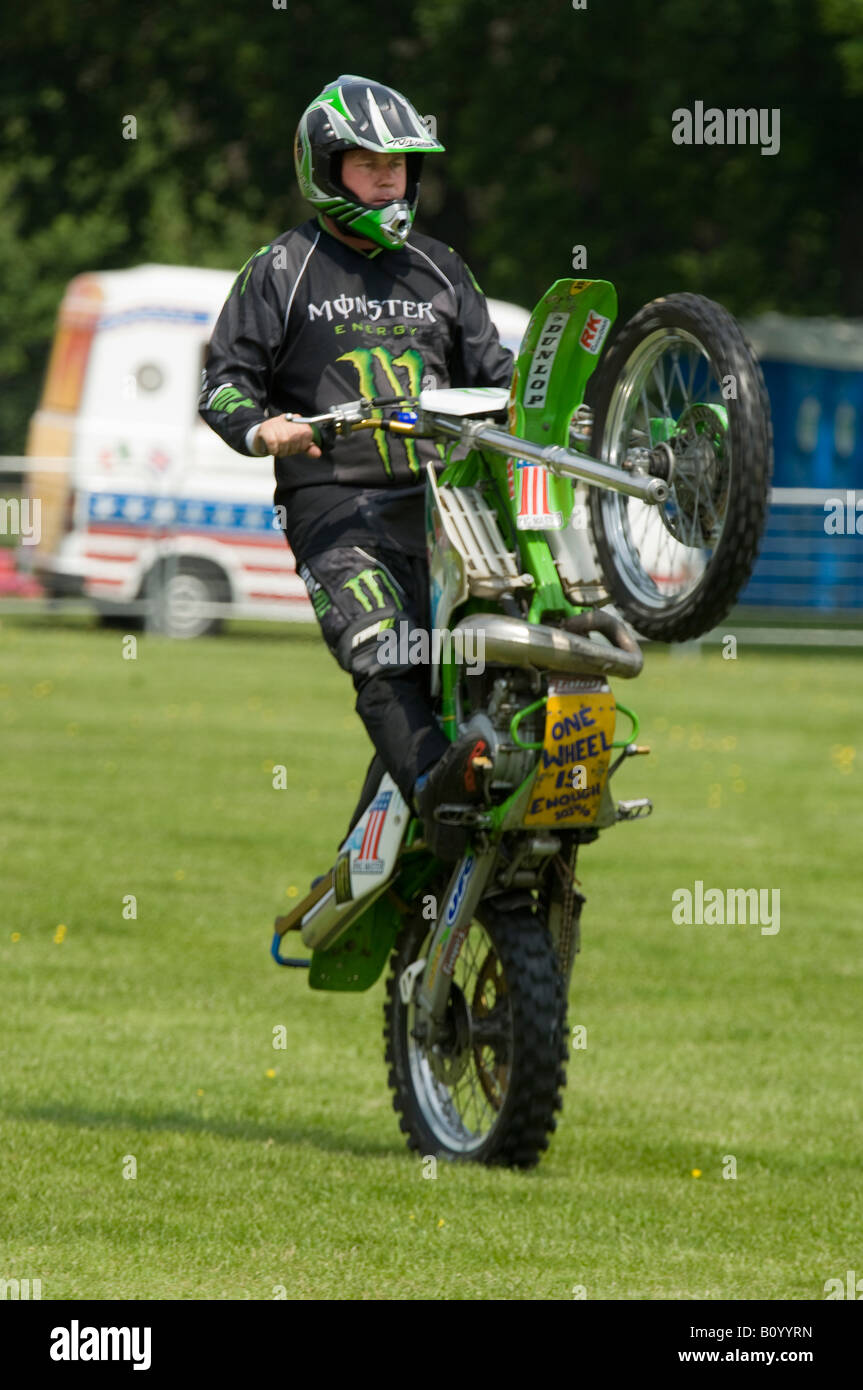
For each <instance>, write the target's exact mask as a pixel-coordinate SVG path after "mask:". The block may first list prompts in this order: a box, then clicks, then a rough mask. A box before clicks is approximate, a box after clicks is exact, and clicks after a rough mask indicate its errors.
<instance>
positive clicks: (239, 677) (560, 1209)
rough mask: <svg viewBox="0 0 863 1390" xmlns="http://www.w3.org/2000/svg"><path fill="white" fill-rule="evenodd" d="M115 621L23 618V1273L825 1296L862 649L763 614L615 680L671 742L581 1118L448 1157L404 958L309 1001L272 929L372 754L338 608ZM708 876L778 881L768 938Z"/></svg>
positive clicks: (593, 927)
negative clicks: (808, 634) (432, 1163)
mask: <svg viewBox="0 0 863 1390" xmlns="http://www.w3.org/2000/svg"><path fill="white" fill-rule="evenodd" d="M122 640H123V639H122V635H121V634H120V633H117V632H107V631H100V630H90V629H89V628H88V627H86V626H85V625H83V624H81V623H78V624H75V623H74V622H70V621H69V620H67V621H66V622H65V623H63V622H61V621H60V620H57V619H44V620H33V619H31V620H29V621H27V622H25V621H24V620H18V619H14V620H12V619H8V618H7V619H6V620H5V621H4V622H3V623H2V624H0V731H2V735H3V744H2V747H3V755H4V756H3V765H4V774H5V775H4V778H3V798H4V807H3V809H4V815H3V822H2V824H3V830H2V840H0V872H2V884H3V914H2V927H0V1016H2V1027H3V1033H2V1042H3V1046H2V1071H3V1084H2V1121H0V1154H2V1160H0V1161H2V1171H0V1182H2V1191H3V1194H4V1197H3V1203H2V1217H0V1278H7V1279H9V1278H16V1277H17V1278H28V1277H29V1278H31V1279H33V1278H40V1279H41V1280H42V1296H43V1298H45V1299H54V1298H56V1299H65V1298H73V1299H84V1298H96V1299H99V1298H113V1299H135V1298H168V1299H177V1298H184V1299H206V1298H243V1297H249V1298H256V1299H257V1298H265V1299H269V1298H273V1297H274V1296H276V1295H277V1294H278V1293H279V1291H280V1289H284V1291H285V1293H286V1296H287V1297H288V1298H289V1299H304V1298H351V1299H359V1298H403V1299H413V1298H431V1297H445V1298H470V1299H476V1298H481V1299H485V1298H494V1299H497V1298H524V1299H570V1298H572V1297H573V1289H574V1288H575V1287H576V1286H583V1287H584V1289H585V1290H586V1294H587V1297H588V1298H590V1299H603V1298H610V1299H663V1298H665V1299H713V1298H736V1299H743V1298H758V1299H760V1298H766V1299H780V1298H792V1299H806V1298H823V1297H824V1292H823V1290H824V1283H825V1281H826V1280H828V1279H830V1278H836V1277H839V1278H842V1279H843V1280H844V1277H845V1272H846V1270H848V1269H856V1270H857V1271H858V1273H859V1274H863V1235H861V1232H863V1177H861V1165H860V1131H861V1126H860V1065H861V1042H863V1036H861V1035H863V1029H861V1022H860V1019H861V1013H863V1010H861V1002H860V1001H861V974H863V968H861V950H860V923H861V915H863V914H861V908H860V884H861V872H860V860H861V854H863V836H861V833H860V830H861V812H860V761H861V758H860V756H859V753H858V756H857V758H856V760H855V757H854V743H855V738H856V727H857V718H858V717H859V715H858V711H859V708H860V688H861V670H863V668H861V661H860V658H859V656H857V657H855V656H853V655H849V656H836V657H830V656H825V655H824V654H823V653H822V652H818V653H815V654H813V655H794V654H783V653H776V652H772V653H769V654H766V655H760V654H758V653H757V652H754V651H751V650H749V649H747V647H746V643H745V639H744V638H742V637H741V640H740V645H739V647H738V657H737V660H736V661H730V660H728V661H724V660H723V659H722V656H721V654H720V650H719V649H718V648H715V649H712V650H711V651H710V652H709V653H707V652H705V653H703V654H702V655H700V656H699V655H698V654H689V653H682V652H672V653H667V652H665V651H658V650H656V651H655V650H650V651H649V653H648V657H647V664H646V674H645V675H644V676H642V677H641V678H640V679H639V680H638V681H637V682H635V683H634V684H632V685H629V686H623V685H622V684H621V687H620V688H619V692H618V693H619V694H620V696H621V698H622V699H624V700H625V701H626V702H627V703H632V704H633V705H635V707H636V708H637V709H638V712H639V714H640V716H641V720H642V740H643V741H646V742H649V743H650V744H651V745H652V746H653V749H654V753H653V756H652V757H650V758H641V759H637V760H634V761H633V763H631V764H630V765H629V766H628V767H627V768H625V769H624V770H622V771H621V772H620V774H619V775H618V776H617V777H616V779H615V784H614V785H615V788H616V791H617V795H618V796H638V795H644V794H647V795H650V796H651V797H652V798H653V800H654V802H655V806H656V809H655V812H654V815H653V817H652V818H651V819H650V820H649V821H646V822H644V823H642V824H639V825H631V826H626V825H621V826H619V827H617V828H616V829H614V830H611V831H608V832H606V833H605V834H604V835H603V836H602V837H601V839H600V841H599V842H598V843H597V844H596V845H594V846H591V847H588V848H587V849H586V850H585V851H584V853H583V856H582V859H581V861H580V871H579V872H580V877H581V879H582V883H583V889H584V891H585V892H586V893H587V896H588V905H587V908H586V909H585V914H584V919H583V936H582V954H581V956H580V957H579V959H578V962H577V964H576V969H575V973H574V977H573V988H572V995H571V1000H570V1023H571V1024H575V1023H580V1024H583V1025H584V1026H585V1027H586V1029H587V1046H586V1048H584V1049H583V1050H579V1051H575V1052H573V1055H572V1059H571V1062H570V1067H569V1085H568V1088H567V1094H566V1102H565V1106H564V1111H563V1114H562V1118H561V1120H560V1125H559V1130H558V1133H557V1134H556V1136H555V1137H554V1139H553V1141H552V1145H551V1148H550V1150H549V1152H548V1154H547V1155H546V1156H545V1157H544V1159H543V1160H542V1162H541V1163H540V1165H539V1167H538V1168H537V1169H535V1170H534V1171H532V1172H530V1173H527V1174H524V1173H517V1172H509V1171H499V1170H485V1169H482V1168H476V1167H469V1166H457V1167H452V1166H448V1165H444V1164H440V1165H439V1166H438V1169H437V1176H436V1178H434V1179H427V1178H425V1177H424V1176H423V1171H424V1170H423V1164H422V1163H421V1162H420V1161H419V1160H418V1159H417V1158H415V1157H412V1156H410V1155H409V1154H408V1152H407V1150H406V1148H405V1147H404V1144H403V1140H402V1137H401V1136H400V1134H399V1130H398V1126H397V1121H396V1117H395V1115H394V1113H393V1111H392V1108H391V1103H390V1096H389V1092H388V1089H387V1084H386V1073H385V1068H384V1063H383V1053H382V1039H381V1024H382V1007H381V1006H382V995H383V986H382V983H379V984H378V985H377V986H376V987H375V988H374V989H373V990H372V991H370V992H369V993H368V994H366V995H357V996H350V995H335V994H318V993H313V992H312V991H310V990H309V988H308V985H307V981H306V978H305V976H304V975H302V974H301V973H300V972H296V971H287V970H282V971H280V970H277V969H276V967H275V966H274V965H273V964H272V962H271V961H270V958H269V955H268V948H269V941H270V933H271V924H272V919H273V916H274V915H275V913H276V912H279V911H283V910H285V908H286V906H287V905H288V903H289V902H290V900H291V898H292V897H295V896H296V893H297V892H298V891H299V892H302V891H305V889H306V887H307V885H308V883H309V880H310V879H311V878H312V877H313V876H314V875H315V874H317V873H319V872H322V871H323V870H324V869H325V868H327V867H328V866H329V864H330V863H331V857H332V851H333V848H334V846H335V844H336V843H337V841H338V839H339V838H340V836H341V834H342V831H343V829H344V827H345V825H346V821H347V817H348V815H349V812H350V810H351V808H352V806H353V803H354V800H355V796H356V793H357V790H358V787H359V783H360V779H361V776H362V774H363V772H364V770H365V766H366V763H367V760H368V756H369V745H368V741H367V739H366V736H365V733H364V731H363V730H362V727H361V725H360V723H359V720H358V719H357V717H356V715H355V714H354V713H353V696H352V690H351V687H350V682H349V680H348V678H347V677H346V676H344V675H343V674H342V673H341V672H340V671H339V669H338V668H337V666H336V665H335V663H334V662H333V660H332V658H331V657H330V656H329V654H328V653H327V651H326V650H325V648H324V647H323V644H322V642H321V640H320V638H319V636H318V634H317V630H316V629H312V628H303V627H294V628H285V629H278V628H272V627H262V628H261V629H260V630H249V629H241V628H240V627H239V626H237V627H235V628H234V629H232V630H231V631H230V632H229V633H228V634H227V635H226V636H225V637H223V638H221V639H215V640H207V641H199V642H194V643H190V644H183V643H175V644H171V643H169V642H166V641H162V640H159V639H155V638H147V639H143V638H142V639H139V642H138V652H137V658H136V659H135V660H124V659H123V657H122ZM282 763H283V764H285V765H286V766H287V768H288V784H289V785H288V790H287V791H283V790H274V789H273V785H272V780H273V779H272V773H273V767H274V765H277V764H282ZM696 879H700V880H702V881H703V883H704V885H705V888H708V887H721V888H722V889H723V890H724V889H726V888H728V887H740V888H747V887H757V888H767V889H778V890H779V891H780V893H781V927H780V930H779V932H778V933H776V934H775V935H767V934H762V933H761V931H760V930H759V927H758V926H757V925H746V926H694V925H693V926H686V925H676V924H675V923H674V922H673V921H672V917H671V908H672V893H673V892H674V890H675V889H678V888H690V889H692V887H693V885H694V882H695V880H696ZM129 895H134V898H135V899H136V901H137V916H136V917H135V918H132V917H131V916H129V915H128V913H129V908H128V906H127V907H126V913H127V915H126V916H124V901H125V902H127V903H128V898H129ZM278 1025H284V1026H285V1027H286V1029H287V1037H288V1048H287V1051H275V1050H274V1049H273V1045H272V1039H273V1030H274V1028H276V1027H277V1026H278ZM271 1073H274V1074H271ZM728 1156H731V1157H733V1159H734V1160H735V1161H736V1168H737V1177H736V1179H730V1178H724V1177H723V1169H725V1170H726V1171H728V1170H730V1168H731V1167H732V1165H731V1164H730V1162H729V1158H728ZM132 1159H134V1160H135V1162H136V1165H137V1176H136V1177H135V1178H134V1179H132V1178H127V1177H124V1170H125V1171H126V1172H129V1171H130V1170H131V1168H132V1161H131V1160H132ZM696 1173H700V1176H696V1175H695V1174H696Z"/></svg>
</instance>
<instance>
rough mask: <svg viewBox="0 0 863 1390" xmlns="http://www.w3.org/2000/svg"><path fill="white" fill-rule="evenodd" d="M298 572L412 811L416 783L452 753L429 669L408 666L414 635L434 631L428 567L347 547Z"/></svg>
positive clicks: (387, 552) (393, 554)
mask: <svg viewBox="0 0 863 1390" xmlns="http://www.w3.org/2000/svg"><path fill="white" fill-rule="evenodd" d="M298 573H299V575H300V577H301V578H302V580H303V582H304V583H305V585H306V589H307V590H308V594H309V598H310V599H311V601H312V606H313V608H314V610H315V613H316V615H317V619H318V622H319V623H320V627H321V631H322V633H323V635H324V640H325V641H326V644H327V646H328V647H329V649H330V651H331V652H332V654H333V656H334V657H335V658H336V660H337V661H338V663H339V665H340V666H341V667H342V668H343V669H344V670H345V671H349V672H350V674H351V676H352V677H353V682H354V688H355V690H356V692H357V701H356V709H357V713H358V714H359V716H360V718H361V719H362V721H363V723H364V724H365V726H366V729H367V731H368V735H369V738H370V739H371V741H372V743H373V744H374V746H375V748H376V749H377V753H378V756H379V758H380V761H381V763H382V764H383V766H384V767H385V768H386V770H387V772H388V773H389V774H390V776H391V777H392V779H393V781H394V782H395V783H396V786H397V787H398V789H399V791H400V792H401V794H402V796H403V797H404V798H405V800H406V801H407V802H408V804H409V805H410V802H411V798H412V796H413V788H414V783H415V782H416V780H417V778H418V777H419V776H420V774H421V773H423V772H426V771H427V770H428V769H429V768H430V767H431V766H432V765H433V764H434V763H436V762H437V761H438V759H439V758H441V757H443V755H444V753H445V752H446V750H447V748H448V747H449V743H448V741H447V739H446V738H445V736H444V735H443V734H442V733H441V731H440V728H439V726H438V723H437V721H436V719H435V716H434V711H433V709H432V701H431V692H430V684H429V676H430V672H429V667H428V666H427V665H414V664H412V663H411V662H410V661H409V660H407V655H408V652H409V650H410V633H411V632H413V631H415V630H416V629H423V630H427V628H428V612H429V583H428V564H427V561H426V559H425V557H422V558H420V557H419V556H415V555H410V554H406V553H404V552H401V551H398V550H397V549H395V548H394V547H393V546H387V545H382V544H381V543H379V542H377V543H375V544H374V545H373V547H372V548H370V549H366V548H364V547H361V546H357V545H344V546H336V547H332V548H330V549H328V550H324V551H322V552H320V553H319V554H317V555H313V556H311V557H310V558H307V559H306V560H305V561H304V562H302V563H301V564H300V565H299V567H298ZM370 774H371V769H370Z"/></svg>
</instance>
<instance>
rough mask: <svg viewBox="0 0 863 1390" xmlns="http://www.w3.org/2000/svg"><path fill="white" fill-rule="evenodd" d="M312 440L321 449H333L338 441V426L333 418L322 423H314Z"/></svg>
mask: <svg viewBox="0 0 863 1390" xmlns="http://www.w3.org/2000/svg"><path fill="white" fill-rule="evenodd" d="M297 423H300V422H299V421H298V422H297ZM312 442H313V443H314V444H317V446H318V448H319V449H331V448H332V447H333V445H334V444H335V442H336V427H335V425H334V424H333V422H332V421H331V420H327V421H326V422H325V423H324V424H322V425H312Z"/></svg>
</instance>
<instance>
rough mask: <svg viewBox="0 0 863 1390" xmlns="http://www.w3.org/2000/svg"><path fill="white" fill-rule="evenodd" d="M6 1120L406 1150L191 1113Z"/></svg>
mask: <svg viewBox="0 0 863 1390" xmlns="http://www.w3.org/2000/svg"><path fill="white" fill-rule="evenodd" d="M4 1113H5V1115H6V1116H7V1118H9V1119H12V1118H17V1119H20V1120H35V1121H41V1122H43V1123H45V1124H57V1125H69V1126H71V1127H73V1128H75V1129H135V1130H140V1131H141V1132H147V1131H153V1132H156V1131H159V1132H169V1133H171V1132H173V1133H176V1134H183V1133H188V1134H212V1135H217V1136H219V1137H220V1138H222V1139H239V1140H243V1141H246V1142H250V1143H259V1144H263V1143H266V1141H267V1140H268V1139H271V1140H273V1142H274V1143H276V1144H285V1145H287V1144H311V1145H313V1146H314V1147H315V1148H318V1149H323V1150H324V1151H326V1152H328V1153H340V1154H353V1155H354V1156H355V1157H357V1158H375V1157H381V1156H392V1155H404V1156H405V1157H407V1147H406V1145H405V1144H404V1143H400V1142H399V1141H398V1139H397V1138H393V1139H392V1140H385V1139H373V1138H369V1139H366V1138H356V1137H351V1136H350V1135H345V1134H340V1133H337V1132H336V1131H334V1130H332V1129H327V1128H325V1127H324V1126H322V1125H285V1124H274V1125H271V1124H262V1123H261V1122H260V1121H258V1120H219V1119H218V1118H217V1117H210V1116H208V1117H204V1116H202V1115H196V1114H194V1113H193V1112H192V1111H189V1110H173V1111H168V1112H163V1113H161V1114H159V1113H156V1114H150V1115H147V1114H143V1113H141V1112H139V1111H134V1110H127V1111H123V1110H93V1109H89V1108H87V1107H84V1106H77V1105H63V1104H61V1103H57V1104H53V1105H34V1106H17V1107H16V1106H7V1107H4Z"/></svg>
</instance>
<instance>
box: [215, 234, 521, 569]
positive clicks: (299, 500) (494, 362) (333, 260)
mask: <svg viewBox="0 0 863 1390" xmlns="http://www.w3.org/2000/svg"><path fill="white" fill-rule="evenodd" d="M511 375H512V355H511V353H509V352H508V351H506V349H504V348H503V347H502V346H501V344H500V341H499V339H498V335H497V331H496V329H495V327H494V325H493V324H492V322H491V319H490V318H489V314H488V309H487V307H486V302H485V298H484V296H483V294H482V292H481V290H480V289H479V286H478V285H477V283H476V281H475V280H474V278H473V276H472V275H471V273H470V271H469V270H468V268H467V266H466V265H465V263H464V261H463V260H462V259H461V257H460V256H458V255H457V254H456V252H455V251H453V250H452V249H451V248H449V247H447V246H445V245H444V244H443V243H442V242H440V241H435V240H433V239H432V238H431V237H427V236H422V235H421V234H419V233H413V234H412V235H411V237H410V239H409V240H408V242H407V243H406V244H405V245H404V246H403V247H401V248H400V249H399V250H397V251H389V250H384V249H383V248H380V249H376V250H375V251H372V252H371V253H370V254H368V255H367V254H365V253H363V252H360V251H357V250H355V249H354V248H352V247H350V246H347V245H346V244H345V243H344V242H342V241H340V240H339V239H338V238H337V237H334V236H332V235H331V234H330V233H329V232H328V231H327V230H326V229H325V228H324V227H323V225H322V224H321V223H319V222H318V221H317V220H315V219H312V220H310V221H308V222H305V223H303V224H302V226H299V227H295V228H293V229H292V230H291V231H289V232H285V233H284V234H283V235H282V236H281V237H279V238H277V240H276V241H274V242H273V243H272V244H271V245H269V246H264V247H262V248H261V249H260V251H257V252H256V253H255V255H254V256H252V257H251V258H250V259H249V260H248V261H247V262H246V265H245V266H244V267H243V269H242V270H241V271H240V273H239V275H238V276H237V279H236V280H235V282H234V284H233V286H232V288H231V292H230V294H229V296H228V298H227V301H226V302H225V305H224V308H223V309H222V312H221V314H220V316H219V319H218V321H217V323H216V326H215V328H214V330H213V335H212V339H211V341H210V349H209V353H208V357H207V365H206V369H205V373H204V381H203V387H202V391H201V398H200V403H199V410H200V414H201V416H202V418H203V419H204V420H206V422H207V424H208V425H210V426H211V427H212V428H213V429H214V430H215V431H216V433H217V434H219V435H221V436H222V438H223V439H225V440H226V441H227V443H228V444H230V445H231V447H232V448H234V449H236V450H237V451H238V452H239V453H243V454H248V452H249V450H248V448H247V447H246V442H245V441H246V436H247V433H248V431H249V429H250V427H251V426H252V425H256V424H259V423H260V422H261V420H263V419H265V418H267V417H269V416H273V415H278V414H282V413H284V412H285V411H291V412H294V413H296V414H299V415H320V414H323V413H324V412H325V411H327V410H331V409H332V407H333V406H334V405H337V404H341V403H343V402H346V401H352V400H356V399H358V398H359V397H360V396H397V395H406V396H412V395H417V394H418V393H419V391H420V389H421V388H424V387H445V386H508V385H509V381H510V377H511ZM438 458H439V455H438V451H437V449H436V447H435V445H434V444H433V443H432V441H431V440H427V439H404V438H399V437H397V436H395V435H388V434H385V433H384V432H383V431H372V430H362V431H359V432H358V433H356V434H353V435H349V436H347V437H345V438H340V439H337V440H336V442H335V444H334V445H333V447H332V448H331V449H328V450H325V451H324V453H323V455H322V457H321V458H310V457H309V456H308V455H306V454H293V455H290V456H288V457H287V458H279V459H276V460H275V470H276V493H275V501H276V504H277V505H281V506H283V507H284V508H285V514H286V516H287V524H286V528H285V529H286V531H287V533H288V538H289V540H290V542H291V545H292V547H293V549H294V550H295V552H297V551H298V552H301V553H310V546H312V545H318V546H320V545H321V544H322V542H321V539H320V534H323V531H325V530H332V531H333V533H334V534H335V531H337V530H338V529H339V526H338V523H337V514H338V513H339V512H340V511H341V512H345V525H347V524H349V521H348V514H349V513H350V511H351V506H352V499H357V500H360V499H362V500H363V501H364V504H365V506H366V508H367V509H368V508H369V507H372V506H376V505H377V503H378V502H381V503H382V504H383V505H384V507H385V510H388V511H390V512H391V513H392V514H394V515H395V514H397V513H398V510H399V509H398V505H397V498H396V497H395V496H393V497H392V499H391V501H392V503H395V504H396V507H395V509H393V508H392V507H391V506H390V507H387V505H386V504H387V502H388V499H389V494H390V492H391V491H395V492H397V493H400V492H402V490H404V492H405V494H406V496H405V499H404V500H405V501H407V499H408V497H410V498H411V499H413V498H415V497H417V496H419V495H420V489H419V488H418V484H419V483H421V481H422V477H423V468H424V464H425V462H426V460H427V459H432V460H435V461H437V460H438ZM417 505H418V504H417ZM414 510H416V508H411V513H412V512H413V511H414ZM327 517H329V518H330V520H329V524H327V521H326V518H327ZM355 529H356V530H357V535H358V537H359V536H360V535H361V534H365V535H368V534H369V532H368V530H367V529H366V528H365V527H364V524H363V523H362V521H361V519H360V518H359V517H357V518H356V523H355ZM397 529H398V528H397ZM411 530H412V531H415V530H416V527H415V526H413V527H411ZM319 533H320V534H319ZM339 537H340V539H341V540H342V541H343V542H344V540H345V539H346V538H347V535H346V531H345V530H344V527H342V529H341V530H340V531H339ZM411 548H412V549H413V546H411Z"/></svg>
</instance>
